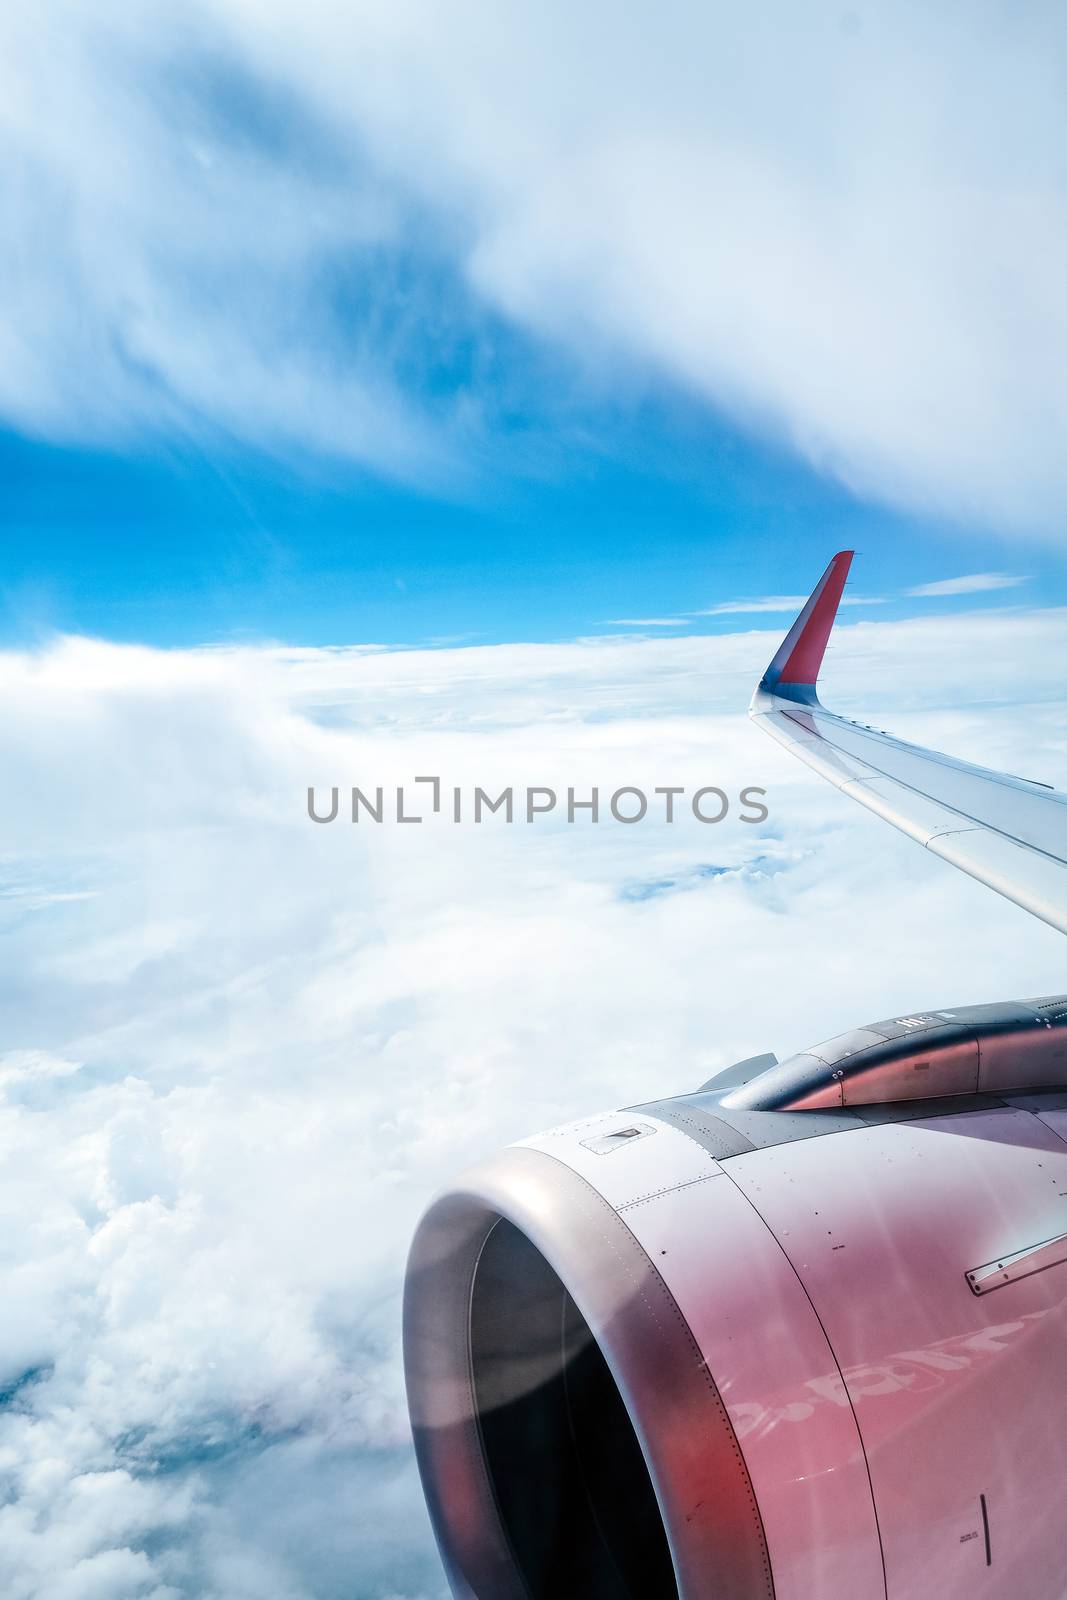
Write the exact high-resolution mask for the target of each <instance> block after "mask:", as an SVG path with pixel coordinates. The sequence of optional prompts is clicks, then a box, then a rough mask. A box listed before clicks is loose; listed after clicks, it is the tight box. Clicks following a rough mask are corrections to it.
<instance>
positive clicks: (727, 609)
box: [693, 594, 885, 617]
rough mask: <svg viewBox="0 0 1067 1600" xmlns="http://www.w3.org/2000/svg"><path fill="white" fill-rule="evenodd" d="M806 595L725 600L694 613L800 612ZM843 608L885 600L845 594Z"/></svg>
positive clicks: (740, 614)
mask: <svg viewBox="0 0 1067 1600" xmlns="http://www.w3.org/2000/svg"><path fill="white" fill-rule="evenodd" d="M807 600H808V597H807V595H806V594H765V595H760V596H757V597H756V598H754V599H751V600H723V601H722V602H721V604H719V605H717V606H707V607H705V609H704V610H703V611H694V612H693V616H694V617H735V616H737V617H747V616H756V615H757V614H758V613H760V612H768V613H777V612H782V613H785V612H791V611H800V610H801V608H802V607H803V606H805V605H806V604H807ZM841 604H842V605H843V606H881V605H884V604H885V600H884V598H883V597H882V596H880V595H862V594H845V595H842V596H841Z"/></svg>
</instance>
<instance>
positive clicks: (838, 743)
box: [749, 550, 1067, 933]
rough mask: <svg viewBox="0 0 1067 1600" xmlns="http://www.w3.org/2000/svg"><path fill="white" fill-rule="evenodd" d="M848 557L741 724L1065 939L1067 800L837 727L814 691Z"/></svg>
mask: <svg viewBox="0 0 1067 1600" xmlns="http://www.w3.org/2000/svg"><path fill="white" fill-rule="evenodd" d="M852 556H853V552H852V551H851V550H842V551H839V552H838V554H837V555H835V556H834V558H833V560H832V561H831V562H830V565H829V566H828V567H827V569H826V571H825V572H824V573H823V575H822V577H821V578H820V579H819V582H818V583H817V584H816V586H815V589H814V590H813V592H812V595H811V598H810V599H809V600H808V603H807V605H806V606H805V607H804V609H803V611H801V613H800V615H799V617H798V618H797V620H796V622H795V623H794V624H793V626H792V628H791V629H790V631H789V633H788V634H787V635H786V637H785V639H784V640H783V642H782V644H781V647H780V648H779V650H778V652H777V654H776V655H775V657H774V660H773V661H772V662H771V664H770V666H769V667H768V668H767V671H766V672H765V673H764V675H763V678H762V679H761V681H760V684H759V686H758V688H757V689H756V692H755V694H754V695H753V697H752V704H751V705H750V707H749V716H750V717H751V718H752V720H753V721H754V722H755V723H757V724H758V725H759V726H760V727H761V728H763V729H764V731H765V732H766V733H769V734H771V736H772V737H773V738H775V739H777V740H778V742H779V743H780V744H783V745H785V747H786V749H787V750H789V751H791V752H792V754H793V755H795V756H799V757H800V759H801V760H802V761H805V762H807V764H808V766H809V767H812V768H813V769H814V771H816V772H817V773H819V775H820V776H821V777H823V778H827V779H829V781H830V782H831V783H832V784H834V785H835V786H836V787H837V788H838V789H840V790H841V792H842V794H846V795H848V796H849V798H850V799H852V800H858V801H859V802H860V804H861V805H865V806H867V808H868V809H869V810H871V811H873V812H875V814H876V815H877V816H879V817H882V818H883V819H884V820H885V821H886V822H891V823H892V824H893V826H894V827H895V828H899V829H900V830H901V832H902V833H906V834H908V835H909V836H910V837H911V838H912V839H916V840H918V842H919V843H920V844H922V845H925V846H926V848H927V849H928V850H930V851H932V852H933V853H934V855H938V856H940V857H941V858H942V859H943V860H945V861H948V862H951V864H952V865H953V866H955V867H959V868H960V869H961V870H962V871H963V872H967V873H969V874H970V876H971V877H972V878H977V879H978V880H979V881H980V882H981V883H985V884H988V886H989V887H990V888H991V889H995V890H996V891H997V893H998V894H1002V895H1004V896H1006V898H1007V899H1009V900H1014V901H1015V903H1016V905H1019V906H1022V907H1023V909H1024V910H1026V911H1029V912H1031V913H1032V914H1033V915H1034V916H1036V917H1040V918H1041V919H1042V920H1043V921H1044V922H1048V923H1050V924H1051V926H1052V927H1054V928H1058V929H1059V930H1060V932H1061V933H1067V796H1064V795H1062V794H1059V793H1057V792H1056V791H1055V790H1054V789H1051V788H1048V787H1047V786H1046V785H1044V784H1040V783H1031V782H1028V781H1027V780H1026V779H1024V778H1015V777H1012V776H1010V775H1009V774H1007V773H1003V772H994V771H991V770H990V769H989V768H987V767H978V766H974V765H972V764H971V763H970V762H967V761H960V760H957V759H956V758H955V757H953V756H947V755H942V754H941V753H940V752H939V751H936V750H924V749H923V748H922V747H921V746H920V745H914V744H907V743H906V742H905V741H904V740H902V739H894V738H893V737H892V735H891V734H888V733H881V732H879V731H878V730H877V729H875V728H870V727H867V726H866V725H865V724H863V723H859V722H851V721H849V720H848V718H846V717H839V716H836V715H835V714H834V713H833V712H831V711H827V710H826V709H825V707H824V706H823V705H822V704H821V703H820V701H819V697H818V694H817V692H816V685H817V682H818V676H819V669H820V667H821V665H822V659H823V654H824V652H825V650H826V643H827V640H828V638H829V636H830V630H831V628H832V626H833V622H834V618H835V616H836V614H837V608H838V606H839V604H840V602H841V595H842V592H843V590H844V586H845V580H846V578H847V576H848V570H849V567H850V566H851V563H852Z"/></svg>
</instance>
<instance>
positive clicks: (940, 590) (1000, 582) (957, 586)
mask: <svg viewBox="0 0 1067 1600" xmlns="http://www.w3.org/2000/svg"><path fill="white" fill-rule="evenodd" d="M1025 582H1026V579H1025V578H1018V577H1013V576H1012V574H1011V573H1010V572H972V573H969V574H968V575H967V576H965V577H962V578H940V579H939V580H938V581H937V582H936V583H920V584H919V585H917V587H916V588H914V589H909V590H908V591H907V592H908V594H909V595H916V596H919V597H920V598H922V599H927V598H930V599H933V598H936V597H938V596H940V595H951V594H986V593H989V592H992V591H993V590H994V589H1018V588H1019V587H1020V585H1022V584H1024V583H1025Z"/></svg>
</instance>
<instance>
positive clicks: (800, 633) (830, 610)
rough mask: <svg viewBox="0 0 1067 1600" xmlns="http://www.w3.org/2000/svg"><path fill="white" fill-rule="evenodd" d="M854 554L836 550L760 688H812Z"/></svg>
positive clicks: (768, 669)
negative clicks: (788, 686) (762, 686)
mask: <svg viewBox="0 0 1067 1600" xmlns="http://www.w3.org/2000/svg"><path fill="white" fill-rule="evenodd" d="M854 554H855V551H853V550H839V551H838V552H837V554H836V555H835V556H833V557H832V558H831V561H830V564H829V566H828V567H827V568H826V571H825V572H824V573H823V575H822V577H821V578H820V579H819V581H818V583H817V584H816V585H815V588H814V590H813V591H812V594H811V597H810V599H809V600H808V602H807V604H806V605H805V607H804V609H803V610H802V611H801V613H800V615H799V617H798V618H797V620H796V621H795V622H794V624H793V626H792V628H791V629H790V630H789V633H788V634H787V635H786V637H785V639H784V640H783V641H782V645H781V647H780V649H779V651H778V654H777V655H776V656H775V658H774V660H773V661H772V662H771V664H770V666H769V667H768V668H767V672H766V675H765V677H764V680H763V682H764V685H765V687H767V688H768V689H771V690H773V689H776V688H778V687H779V686H781V687H785V686H787V685H790V686H794V687H795V686H803V687H805V688H809V689H814V687H815V684H816V681H817V680H818V676H819V668H820V667H821V666H822V661H823V656H824V655H825V654H826V645H827V641H828V640H829V638H830V630H831V629H832V627H833V625H834V618H835V617H836V616H837V610H838V607H839V606H840V604H841V596H842V594H843V592H844V588H845V580H846V578H847V577H848V571H849V568H850V566H851V565H852V557H853V556H854Z"/></svg>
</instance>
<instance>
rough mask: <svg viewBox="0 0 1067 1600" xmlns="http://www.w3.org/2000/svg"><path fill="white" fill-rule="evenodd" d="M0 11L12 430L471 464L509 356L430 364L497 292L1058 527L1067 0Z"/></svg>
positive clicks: (738, 407) (600, 347)
mask: <svg viewBox="0 0 1067 1600" xmlns="http://www.w3.org/2000/svg"><path fill="white" fill-rule="evenodd" d="M0 26H2V29H3V34H2V42H3V44H4V49H3V51H2V58H3V60H4V61H5V62H6V63H7V66H6V67H5V69H4V76H3V82H2V90H3V93H2V96H0V99H2V103H3V106H4V111H3V117H2V123H0V177H2V180H3V181H2V192H0V225H2V227H3V232H4V236H5V237H8V238H16V239H18V241H19V249H18V250H17V251H9V252H7V253H6V255H5V261H4V266H3V269H2V273H0V287H2V289H3V294H4V303H5V306H6V307H7V316H6V318H5V325H4V331H3V333H2V335H0V408H2V410H3V412H4V413H5V414H6V415H7V416H8V417H9V418H11V419H13V420H14V421H15V422H16V423H17V424H18V425H20V426H23V427H26V428H29V429H32V430H36V431H40V432H42V433H45V434H47V435H49V436H60V437H65V436H71V435H77V436H85V435H86V434H87V433H88V434H89V435H90V436H93V437H105V438H114V437H116V436H120V437H121V436H125V435H128V434H129V433H131V432H135V431H141V430H142V429H144V428H145V427H149V428H157V429H160V430H165V431H166V432H167V433H168V434H173V432H174V431H175V430H176V429H177V430H185V432H186V433H188V434H191V435H192V436H193V438H202V437H203V435H204V432H205V430H208V429H214V430H218V429H222V430H223V431H224V432H225V433H227V434H235V435H239V436H242V437H246V438H251V439H253V440H255V441H256V442H259V443H262V444H265V445H267V446H268V447H271V448H275V449H280V450H286V449H294V448H295V449H300V448H307V447H312V448H317V449H320V450H326V451H331V452H337V453H340V454H343V455H347V456H351V457H353V458H354V459H356V460H360V461H368V462H371V463H373V464H377V465H379V466H381V467H384V468H385V469H386V470H390V471H394V472H399V473H402V474H408V475H418V474H419V473H420V472H421V473H430V474H433V473H436V474H438V475H440V474H441V473H445V472H447V471H449V470H450V469H451V470H458V463H460V462H467V463H469V464H470V463H472V464H474V465H475V466H477V464H478V463H479V462H481V461H482V460H483V459H484V450H485V447H486V437H485V435H486V430H487V429H488V430H489V432H490V434H491V432H492V418H493V411H494V404H495V401H494V397H493V393H492V385H491V384H489V385H487V384H485V383H483V382H481V380H480V378H479V372H480V371H481V370H482V368H481V367H480V365H479V363H478V362H477V361H476V362H475V363H474V366H473V368H472V371H471V374H470V377H469V381H466V382H464V383H463V384H461V385H460V386H459V390H458V391H457V392H455V393H453V394H452V395H451V396H448V397H446V398H445V399H443V400H442V399H441V398H440V397H438V398H437V399H433V398H431V397H430V396H429V395H428V393H427V392H426V391H427V390H428V389H430V388H432V387H433V384H432V382H426V381H423V380H425V379H426V378H427V374H428V373H429V374H430V377H431V378H432V375H433V372H434V370H435V369H434V368H433V359H434V352H436V351H437V350H438V348H440V347H442V346H447V345H448V341H449V339H450V338H452V336H453V335H455V337H456V339H457V340H459V341H460V342H462V340H463V339H464V338H469V336H470V334H471V322H472V319H474V320H475V322H476V319H477V316H478V307H479V305H480V306H481V307H482V308H489V309H491V310H493V311H494V312H497V313H501V314H503V315H504V316H505V317H508V318H511V319H512V320H513V321H515V322H516V323H518V324H520V325H522V326H523V327H525V328H527V329H529V330H531V331H532V332H533V334H534V335H535V336H537V337H538V338H541V339H547V340H551V341H553V342H554V343H556V344H558V345H560V346H561V347H563V348H564V349H566V350H568V351H569V352H570V353H571V354H572V356H573V357H574V361H575V376H574V383H575V384H576V385H579V387H580V386H581V384H582V383H583V382H585V381H586V380H588V381H589V382H592V383H593V384H595V385H598V386H599V388H600V390H601V392H605V391H607V392H617V391H618V390H619V389H620V388H621V387H624V386H625V385H624V384H622V383H620V379H621V378H623V377H624V378H625V384H628V385H630V386H631V387H632V386H633V383H634V381H635V374H636V375H638V379H637V381H639V375H640V374H641V373H643V372H652V373H655V374H661V373H665V374H667V375H668V376H669V377H671V378H672V379H674V380H677V381H678V382H680V383H681V384H683V385H684V386H685V387H686V388H687V389H688V390H690V391H691V392H693V393H695V394H696V395H698V396H701V397H704V398H705V399H706V400H707V401H708V402H709V403H710V404H711V405H713V406H714V407H716V408H719V409H725V410H726V411H728V412H729V413H731V414H732V415H733V416H734V417H735V418H737V419H740V420H741V422H742V423H744V424H745V425H748V426H751V427H754V428H757V429H760V430H764V431H769V432H770V433H772V434H773V435H775V436H776V437H777V438H778V439H780V440H781V441H782V442H784V443H785V444H787V445H788V446H790V447H791V448H793V449H794V450H796V451H798V452H800V453H801V454H803V455H804V456H806V457H807V458H808V459H809V460H810V461H812V462H814V463H815V464H816V465H817V466H818V467H819V468H821V469H823V470H825V471H826V472H828V473H831V474H833V475H835V476H837V477H839V478H840V479H842V480H843V481H844V482H845V483H847V484H849V485H851V486H853V487H854V488H856V489H857V490H859V491H860V492H863V493H866V494H872V495H876V496H880V497H882V498H884V499H886V500H889V501H892V502H896V503H902V504H905V505H909V506H921V507H924V508H929V509H932V510H934V511H936V512H942V513H948V514H951V515H956V516H962V517H968V518H973V519H976V520H979V521H982V522H992V523H995V524H997V525H1001V526H1004V527H1006V528H1008V527H1020V528H1024V529H1031V530H1033V529H1040V530H1044V531H1046V532H1047V533H1049V535H1050V536H1055V537H1059V536H1060V535H1061V530H1062V528H1063V527H1064V526H1065V519H1064V515H1063V513H1064V510H1065V507H1067V462H1065V458H1064V453H1063V451H1062V448H1061V440H1062V433H1063V417H1064V415H1065V413H1067V293H1065V289H1064V282H1063V274H1062V272H1061V271H1060V270H1059V263H1060V262H1061V261H1062V259H1063V257H1064V254H1065V247H1067V196H1065V191H1064V185H1063V179H1062V172H1061V161H1060V151H1061V150H1062V148H1063V145H1064V141H1065V137H1067V126H1065V124H1067V104H1065V102H1064V98H1063V95H1062V92H1061V77H1062V69H1063V64H1064V57H1065V53H1067V31H1065V29H1064V27H1063V23H1062V15H1061V12H1060V10H1059V8H1057V7H1055V6H1048V5H1045V6H1038V7H1037V8H1029V9H1028V10H1027V11H1026V12H1025V14H1021V13H1020V12H1019V11H1018V9H1015V10H1012V9H1005V8H1003V7H998V6H993V5H990V4H984V3H983V4H980V5H978V6H977V7H971V8H969V9H968V10H967V12H966V17H965V18H964V17H963V15H962V14H961V13H959V12H958V10H957V9H953V8H948V9H945V8H937V7H930V6H929V5H925V4H922V3H921V0H895V3H893V4H890V3H889V0H876V3H873V4H870V5H866V6H864V7H863V8H862V9H860V10H856V11H854V12H852V11H843V10H842V7H841V6H840V4H838V3H837V0H834V3H832V4H831V3H829V0H820V3H818V4H816V5H813V6H806V7H803V8H798V7H796V6H793V5H789V4H786V3H785V0H774V3H772V4H770V5H769V6H763V7H761V8H760V10H759V12H758V14H757V13H756V12H754V11H753V10H752V9H751V8H746V7H739V6H736V5H726V4H724V3H716V4H713V5H710V6H703V7H701V6H696V5H694V4H693V3H692V0H666V3H665V4H664V5H662V6H661V7H659V8H658V10H657V12H656V19H655V25H654V27H653V26H652V25H651V24H650V22H649V19H648V16H647V15H646V13H645V12H644V11H642V10H641V9H640V8H636V9H635V8H625V7H623V8H620V7H618V6H616V5H608V4H607V3H606V0H587V3H586V4H584V5H582V6H579V7H575V6H573V5H564V4H563V3H562V0H548V3H546V4H543V5H541V6H538V7H522V8H515V7H500V6H490V5H487V4H485V3H484V0H482V3H476V0H459V3H457V4H455V5H452V6H449V7H448V8H447V9H442V8H441V7H440V6H435V5H432V4H429V3H428V0H410V3H408V4H404V5H398V4H395V3H392V0H390V3H389V4H384V3H382V0H360V3H358V4H345V5H343V6H342V5H340V4H338V0H300V3H299V4H298V3H297V0H254V3H253V0H201V4H200V5H199V6H197V7H188V6H184V7H181V8H178V7H168V6H166V5H164V6H162V7H159V6H157V7H155V8H153V10H152V13H151V16H149V15H148V14H147V13H145V12H143V11H142V10H140V9H138V8H130V7H128V6H119V5H118V4H116V3H111V4H110V5H105V6H104V7H103V8H101V7H96V8H94V10H93V14H92V19H91V22H90V20H89V18H88V16H87V13H86V12H85V10H84V8H83V7H79V6H76V5H74V4H72V3H71V0H46V3H45V4H44V5H43V6H38V7H36V8H35V9H34V12H33V16H32V19H31V18H30V16H29V13H27V12H25V10H24V9H23V8H19V7H9V8H7V10H6V11H5V13H4V18H3V22H2V25H0ZM413 264H421V266H420V271H421V273H422V275H421V276H419V274H418V273H416V274H415V278H414V280H413V279H412V276H411V271H410V270H409V269H412V266H413ZM450 272H454V273H455V274H456V282H455V285H453V287H451V288H448V289H447V292H446V280H447V279H448V274H449V273H450ZM449 281H450V280H449ZM338 295H341V297H342V298H344V299H345V303H346V305H347V322H346V323H345V328H346V331H345V332H344V333H343V334H342V333H341V331H340V327H339V324H338V322H337V321H336V319H335V318H334V316H333V310H334V308H335V305H336V298H337V296H338ZM464 295H472V296H473V297H474V298H473V301H472V302H471V303H470V304H466V303H465V302H463V296H464ZM450 297H451V298H450ZM453 299H454V300H455V304H454V305H453V303H452V301H453ZM461 302H462V303H461ZM450 318H454V319H458V320H455V321H452V320H450ZM427 348H429V352H430V353H429V355H428V354H427ZM487 350H488V347H487ZM420 363H421V365H420ZM486 370H491V371H493V372H495V373H499V368H498V367H497V366H495V365H494V364H493V362H492V360H489V361H488V363H487V368H486Z"/></svg>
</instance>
